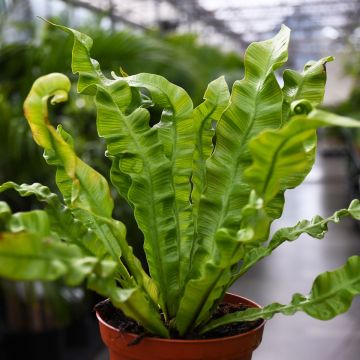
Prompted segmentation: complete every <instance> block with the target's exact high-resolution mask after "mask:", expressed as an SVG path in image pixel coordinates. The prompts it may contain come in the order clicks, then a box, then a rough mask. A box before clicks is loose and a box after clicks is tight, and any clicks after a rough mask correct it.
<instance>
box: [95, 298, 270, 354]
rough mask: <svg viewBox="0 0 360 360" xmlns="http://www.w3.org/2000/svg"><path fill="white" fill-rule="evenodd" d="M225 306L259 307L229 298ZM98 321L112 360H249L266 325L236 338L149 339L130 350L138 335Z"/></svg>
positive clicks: (100, 320)
mask: <svg viewBox="0 0 360 360" xmlns="http://www.w3.org/2000/svg"><path fill="white" fill-rule="evenodd" d="M224 300H225V302H228V303H231V304H238V303H242V304H244V305H249V306H251V307H260V306H259V305H258V304H256V303H254V302H253V301H251V300H248V299H246V298H243V297H240V296H237V295H233V294H226V296H225V299H224ZM96 316H97V318H98V320H99V326H100V333H101V337H102V340H103V341H104V343H105V344H106V346H107V347H108V348H109V353H110V360H201V359H206V360H250V359H251V357H252V353H253V351H254V350H255V349H256V348H257V347H258V346H259V344H260V342H261V339H262V333H263V330H264V324H265V322H264V321H263V322H262V323H261V324H260V325H259V326H258V327H257V328H255V329H253V330H251V331H249V332H246V333H243V334H239V335H235V336H229V337H223V338H218V339H209V340H172V339H160V338H152V337H147V338H144V339H142V340H141V342H140V343H139V344H137V345H133V346H128V344H129V343H130V342H131V341H132V340H134V339H135V338H136V337H137V335H135V334H131V333H125V332H121V331H119V330H117V329H116V328H114V327H112V326H110V325H108V324H106V323H105V322H104V321H103V320H102V319H101V318H100V316H99V314H98V313H97V314H96Z"/></svg>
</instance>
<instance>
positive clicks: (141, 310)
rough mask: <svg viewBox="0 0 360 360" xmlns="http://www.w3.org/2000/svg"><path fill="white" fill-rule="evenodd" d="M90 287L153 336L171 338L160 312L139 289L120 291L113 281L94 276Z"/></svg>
mask: <svg viewBox="0 0 360 360" xmlns="http://www.w3.org/2000/svg"><path fill="white" fill-rule="evenodd" d="M88 287H89V288H90V289H92V290H94V291H96V292H97V293H99V294H101V295H103V296H105V297H107V298H109V299H110V301H111V303H112V304H113V305H114V306H115V307H117V308H119V309H121V310H122V311H123V312H124V313H125V314H126V315H127V316H129V317H131V318H133V319H136V320H137V321H138V322H139V323H140V324H141V325H143V326H144V327H145V328H146V329H147V330H148V331H150V332H151V333H153V334H156V335H160V336H161V337H164V338H169V337H170V335H169V331H168V330H167V328H166V327H165V325H164V324H163V322H162V319H161V317H160V313H159V310H158V309H157V308H156V307H155V306H154V304H153V303H152V302H151V301H149V300H148V299H147V298H146V296H144V293H143V292H142V291H140V290H139V289H138V288H132V289H120V288H119V287H118V286H116V283H115V281H114V280H113V279H111V278H108V279H106V280H105V281H104V279H99V278H98V277H97V276H95V275H92V276H90V277H89V280H88Z"/></svg>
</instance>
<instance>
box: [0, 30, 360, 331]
mask: <svg viewBox="0 0 360 360" xmlns="http://www.w3.org/2000/svg"><path fill="white" fill-rule="evenodd" d="M53 25H54V24H53ZM54 26H57V27H58V28H59V29H61V30H63V31H65V32H67V33H69V34H70V35H71V36H72V37H73V39H74V47H73V56H72V70H73V72H74V73H77V74H78V76H79V80H78V91H79V92H80V93H83V94H87V95H90V96H93V98H94V101H95V103H96V107H97V129H98V133H99V136H100V137H102V138H103V139H104V140H105V142H106V144H107V152H106V156H107V157H108V158H109V159H110V160H111V162H112V166H111V172H110V178H111V182H112V184H113V186H114V187H115V188H116V190H117V191H118V192H119V193H120V195H121V197H122V198H123V199H124V200H125V201H127V202H128V203H129V204H130V206H131V207H132V208H133V210H134V214H135V218H136V220H137V223H138V226H139V228H140V229H141V231H142V232H143V234H144V250H145V253H146V257H147V263H148V268H149V274H148V273H147V272H146V271H145V270H144V269H143V267H142V264H141V263H140V261H139V260H138V259H137V258H136V257H135V255H134V253H133V251H132V248H131V247H130V246H129V245H128V243H127V240H126V228H125V226H124V225H123V224H122V223H121V222H120V221H119V220H116V219H113V218H112V212H113V208H114V203H113V200H112V198H111V195H110V186H109V184H108V183H107V181H106V179H105V178H104V177H103V176H102V175H101V174H99V173H98V172H96V171H95V170H94V169H92V168H91V167H90V166H88V165H87V164H86V163H84V162H83V161H82V160H81V159H80V158H79V157H78V156H77V155H76V153H75V150H74V140H73V138H72V137H71V135H70V134H68V133H67V132H66V131H65V130H64V129H63V128H62V127H61V126H58V128H57V129H55V128H54V127H53V125H52V124H51V122H50V119H49V117H48V110H47V106H48V100H50V101H51V103H52V104H55V103H59V102H63V101H66V100H67V96H68V92H69V89H70V81H69V79H68V78H67V77H66V76H65V75H62V74H58V73H54V74H49V75H46V76H44V77H41V78H39V79H38V80H36V81H35V83H34V85H33V87H32V89H31V90H30V93H29V95H28V97H27V98H26V100H25V104H24V111H25V117H26V119H27V121H28V123H29V125H30V128H31V131H32V134H33V137H34V140H35V141H36V143H37V144H38V145H39V146H40V147H42V148H43V149H44V157H45V160H46V161H47V163H48V164H49V165H52V166H54V167H55V168H56V182H57V185H58V187H59V190H60V192H61V193H62V199H60V198H59V197H58V196H57V195H56V194H54V193H52V192H51V191H50V190H49V189H48V188H47V187H45V186H42V185H40V184H33V185H26V184H22V185H18V184H15V183H12V182H8V183H5V184H3V185H1V186H0V192H3V191H6V190H9V189H12V190H15V191H17V192H18V193H19V195H20V196H35V197H36V198H37V199H38V200H39V201H40V202H41V203H43V205H44V206H43V208H42V209H41V210H34V211H29V212H20V213H15V214H14V213H12V211H11V209H10V208H9V206H8V205H7V204H6V203H5V202H0V231H1V233H0V275H1V276H6V277H9V278H13V279H22V280H34V279H40V280H48V281H50V280H55V279H58V278H63V279H64V280H65V281H66V283H68V284H69V285H77V284H80V283H82V282H86V283H87V285H88V287H89V288H91V289H93V290H95V291H97V292H99V293H100V294H102V295H104V296H106V297H109V298H110V300H111V301H112V303H113V304H114V305H115V306H116V307H118V308H120V309H121V310H123V311H124V312H125V313H126V314H127V315H128V316H129V317H131V318H133V319H135V320H136V321H138V322H139V323H141V324H142V325H143V326H144V327H145V328H146V329H147V331H149V332H150V333H153V334H156V335H158V336H160V337H170V336H171V335H170V334H173V333H178V334H179V335H180V336H186V335H187V334H189V333H191V332H195V331H196V332H206V331H208V330H211V329H213V328H215V327H217V326H220V325H224V324H227V323H231V322H236V321H244V320H253V319H256V318H266V319H268V318H271V317H272V316H273V315H274V314H276V313H283V314H286V315H288V314H293V313H294V312H296V311H304V312H306V313H307V314H309V315H311V316H313V317H315V318H319V319H330V318H332V317H334V316H336V315H337V314H339V313H342V312H344V311H346V310H347V309H348V307H349V306H350V304H351V301H352V298H353V297H354V296H355V295H358V294H360V257H359V256H353V257H351V258H350V259H349V260H348V261H347V263H346V264H345V265H344V266H343V267H341V268H339V269H336V270H334V271H332V272H327V273H324V274H321V275H319V277H318V278H317V279H316V280H315V282H314V284H313V286H312V289H311V292H310V294H309V295H307V296H304V295H300V294H295V295H294V296H293V299H292V301H291V303H290V304H287V305H282V304H278V303H274V304H270V305H268V306H266V307H264V308H263V309H251V310H247V311H243V312H240V313H234V314H230V315H227V316H225V317H223V318H221V319H217V320H213V321H210V318H211V314H212V312H213V311H214V309H215V308H216V307H217V305H218V304H219V302H220V301H221V300H222V298H223V296H224V294H225V292H226V290H227V289H228V288H229V286H230V285H231V284H232V283H233V282H234V281H235V280H236V279H237V278H238V277H240V276H241V275H242V274H244V273H245V272H246V271H247V270H248V269H249V268H250V267H251V266H253V265H254V264H256V263H257V262H258V261H260V260H261V259H263V258H264V257H266V256H268V255H270V254H271V253H272V251H274V250H275V249H276V248H277V247H278V246H279V245H281V244H282V243H283V242H285V241H294V240H296V239H297V238H298V237H299V236H300V235H301V234H303V233H307V234H309V235H311V236H313V237H315V238H321V237H323V236H324V234H325V233H326V231H327V224H328V223H329V222H338V221H339V220H340V219H341V218H342V217H344V216H351V217H353V218H355V219H358V220H359V219H360V203H359V201H358V200H354V201H353V202H352V203H351V204H350V206H349V207H348V208H347V209H342V210H339V211H337V212H336V213H335V214H333V215H332V216H330V217H329V218H325V219H324V218H322V217H320V216H317V217H315V218H314V219H312V220H303V221H300V222H299V223H298V224H296V225H295V226H293V227H288V228H283V229H280V230H278V231H277V232H276V233H275V234H274V235H273V237H272V239H270V240H269V228H270V226H271V223H272V222H273V221H274V220H275V219H277V218H279V217H280V216H281V213H282V209H283V206H284V192H285V191H286V190H287V189H292V188H294V187H296V186H298V185H300V184H301V182H302V181H303V180H304V179H305V177H306V175H307V174H308V173H309V172H310V170H311V168H312V166H313V163H314V159H315V152H316V130H317V128H319V127H321V126H347V127H360V124H359V122H357V121H353V120H351V119H348V118H344V117H340V116H336V115H334V114H331V113H328V112H325V111H322V110H317V109H316V106H317V105H319V104H320V103H321V101H322V98H323V95H324V87H325V82H326V71H325V64H326V63H327V62H328V61H331V60H332V58H331V57H328V58H324V59H321V60H319V61H317V62H309V63H308V64H306V66H305V68H304V71H303V72H301V73H298V72H295V71H292V70H286V71H285V72H284V86H283V87H282V88H281V87H280V86H279V84H278V82H277V80H276V77H275V73H274V71H276V70H277V69H278V68H280V67H281V66H283V65H284V64H285V62H286V60H287V56H288V55H287V51H288V50H287V49H288V43H289V35H290V31H289V29H288V28H287V27H285V26H283V27H282V28H281V30H280V32H279V33H278V34H277V35H276V36H275V37H274V38H272V39H270V40H267V41H263V42H259V43H253V44H251V45H250V46H249V48H248V49H247V51H246V54H245V68H246V70H245V76H244V78H243V79H242V80H240V81H237V82H235V84H234V86H233V89H232V91H231V93H230V92H229V89H228V86H227V84H226V82H225V80H224V78H223V77H220V78H218V79H216V80H214V81H213V82H211V83H210V84H209V86H208V88H207V90H206V92H205V94H204V102H203V103H202V104H200V105H199V106H198V107H196V108H194V107H193V103H192V100H191V99H190V97H189V95H188V94H187V93H186V91H185V90H183V89H182V88H180V87H178V86H176V85H174V84H172V83H170V82H169V81H167V80H166V79H165V78H163V77H161V76H158V75H153V74H145V73H141V74H137V75H133V76H127V75H126V74H124V73H122V72H121V75H116V74H115V73H113V74H112V78H108V77H106V76H105V75H104V74H103V73H102V72H101V70H100V66H99V64H98V62H97V61H96V60H94V59H92V58H91V57H90V50H91V47H92V40H91V38H89V37H88V36H87V35H85V34H82V33H79V32H78V31H76V30H72V29H69V28H65V27H63V26H59V25H54ZM151 106H156V107H157V108H161V109H163V111H162V115H161V118H160V121H158V122H157V123H156V124H155V125H153V126H151V125H150V124H153V122H154V121H151V119H150V112H149V110H148V108H149V107H151ZM239 264H241V266H239Z"/></svg>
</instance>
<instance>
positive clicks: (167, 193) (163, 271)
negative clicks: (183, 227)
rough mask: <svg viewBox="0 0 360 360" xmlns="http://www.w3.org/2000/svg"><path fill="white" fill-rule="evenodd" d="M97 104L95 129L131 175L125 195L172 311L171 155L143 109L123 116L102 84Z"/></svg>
mask: <svg viewBox="0 0 360 360" xmlns="http://www.w3.org/2000/svg"><path fill="white" fill-rule="evenodd" d="M96 106H97V109H98V117H97V125H98V132H99V135H100V136H102V137H104V138H105V140H106V143H107V149H108V154H109V156H110V157H111V158H112V160H113V162H114V163H116V164H117V166H118V168H119V169H120V170H121V172H123V173H125V174H127V175H128V176H129V177H130V179H131V186H130V188H129V191H128V194H127V196H128V199H129V201H130V202H131V203H132V205H133V207H134V212H135V217H136V220H137V223H138V226H139V228H140V229H141V230H142V232H143V233H144V237H145V240H144V250H145V252H146V256H147V261H148V264H149V269H150V274H151V277H152V278H153V279H154V281H155V283H156V284H157V286H158V288H160V289H163V292H162V294H161V296H162V302H161V303H162V305H163V306H164V307H165V308H164V311H165V312H166V314H172V315H173V314H174V311H175V309H176V306H177V302H178V296H179V282H178V267H179V248H178V244H177V241H176V231H175V227H174V224H175V220H174V215H173V208H174V191H173V188H172V186H171V182H170V181H169V179H170V178H171V168H170V161H169V160H168V159H167V158H166V157H165V155H164V153H163V151H162V145H161V143H160V142H159V140H158V136H157V131H156V130H155V129H154V128H150V127H149V114H148V111H147V110H145V109H137V110H135V111H134V112H133V113H131V114H130V115H129V116H126V115H124V114H123V113H122V112H121V111H120V110H119V109H118V107H117V106H116V104H115V103H114V101H113V99H112V97H111V96H110V94H109V93H108V92H107V91H106V89H104V88H101V87H98V92H97V95H96ZM174 240H175V241H174ZM165 304H167V305H165ZM166 306H169V309H167V308H166Z"/></svg>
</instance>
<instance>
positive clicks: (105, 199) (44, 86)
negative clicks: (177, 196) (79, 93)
mask: <svg viewBox="0 0 360 360" xmlns="http://www.w3.org/2000/svg"><path fill="white" fill-rule="evenodd" d="M69 89H70V82H69V79H68V78H67V77H66V76H65V75H62V74H57V73H54V74H49V75H46V76H42V77H40V78H39V79H37V80H36V81H35V83H34V85H33V86H32V88H31V90H30V93H29V95H28V97H27V98H26V100H25V103H24V111H25V117H26V119H27V120H28V122H29V125H30V127H31V130H32V132H33V137H34V139H35V141H36V142H37V143H38V144H39V145H40V146H41V147H43V148H44V149H45V152H46V154H47V157H46V160H47V161H48V162H49V163H50V164H51V165H55V166H57V168H58V176H60V177H61V181H60V182H58V184H59V183H60V186H59V187H60V190H61V191H64V198H65V200H68V202H69V203H68V205H69V206H70V207H71V208H77V207H78V208H83V209H87V210H89V211H90V212H92V213H94V214H96V215H99V216H103V217H110V216H111V213H112V210H113V207H114V204H113V200H112V198H111V196H110V189H109V186H108V184H107V182H106V180H105V178H104V177H103V176H102V175H100V174H99V173H98V172H96V171H95V170H94V169H92V168H91V167H90V166H88V165H87V164H85V163H84V162H83V161H82V160H81V159H79V158H78V157H77V156H76V154H75V152H74V150H73V148H72V144H71V143H72V141H71V139H70V136H69V135H68V134H67V133H66V132H65V131H64V130H63V129H62V128H59V131H58V132H57V131H56V130H55V129H54V128H53V127H52V126H51V124H50V123H49V120H48V111H47V100H48V99H49V98H50V97H52V100H51V102H52V103H57V102H61V101H65V100H66V99H67V92H68V91H69ZM64 138H65V139H64ZM65 140H67V141H68V142H66V141H65ZM59 174H60V175H59ZM58 180H59V178H58ZM61 184H63V186H61ZM64 184H65V185H64ZM70 187H71V199H69V198H70V194H69V189H70ZM77 216H81V211H79V212H78V213H77ZM83 220H84V219H83ZM86 220H87V224H86V225H87V226H89V227H90V226H92V227H93V228H94V229H95V230H99V231H98V236H99V235H100V236H99V238H100V239H101V241H103V244H104V246H105V247H106V250H107V251H108V252H109V254H110V255H111V256H112V258H113V259H114V260H118V259H119V256H120V254H121V251H120V247H119V244H118V243H117V241H116V239H114V238H112V237H107V236H106V232H104V231H101V229H100V228H99V226H98V225H97V224H96V223H95V222H94V220H93V219H90V218H87V219H86Z"/></svg>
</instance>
